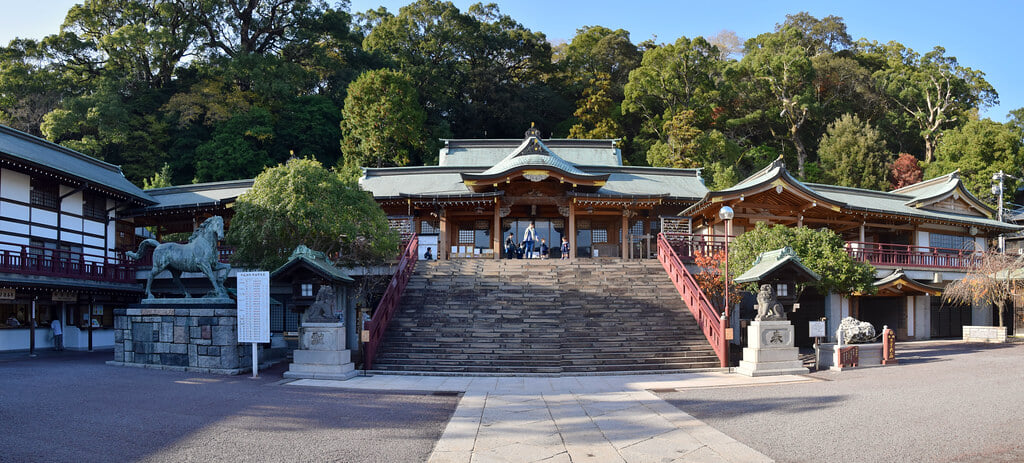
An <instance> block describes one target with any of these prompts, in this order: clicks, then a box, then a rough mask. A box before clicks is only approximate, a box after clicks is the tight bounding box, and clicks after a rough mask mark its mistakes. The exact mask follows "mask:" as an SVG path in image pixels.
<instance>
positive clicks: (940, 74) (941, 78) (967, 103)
mask: <svg viewBox="0 0 1024 463" xmlns="http://www.w3.org/2000/svg"><path fill="white" fill-rule="evenodd" d="M859 47H860V48H862V49H863V50H864V53H865V54H867V55H872V58H871V59H875V60H877V61H880V62H882V63H884V65H883V67H882V68H881V69H879V70H878V71H876V72H875V73H874V74H873V75H872V78H873V79H874V81H875V84H876V85H877V86H878V88H879V89H880V93H882V94H884V95H886V97H887V98H888V100H889V101H890V102H891V103H892V104H893V105H894V106H896V107H897V108H899V110H900V111H902V112H904V113H905V114H906V115H907V116H908V117H910V118H911V120H912V121H913V123H914V125H915V126H916V127H917V129H918V133H919V135H920V137H921V138H922V139H923V140H924V147H925V148H924V162H925V163H926V164H927V163H930V162H931V161H932V155H933V154H934V152H935V149H936V146H937V144H938V138H939V134H940V133H942V131H943V130H945V129H950V128H953V126H954V124H955V123H957V122H960V121H964V120H966V119H967V115H968V114H970V113H971V112H972V111H974V110H977V109H979V108H984V107H988V106H989V105H993V104H998V103H999V94H998V93H996V90H995V88H993V87H992V85H991V84H989V83H988V81H986V80H985V73H983V72H981V71H975V70H974V69H971V68H968V67H963V66H960V64H959V62H957V59H956V57H953V56H946V49H944V48H942V47H935V48H934V49H932V51H930V52H928V53H925V54H923V55H921V54H918V53H916V52H915V51H914V50H911V49H910V48H907V47H905V46H903V45H902V44H900V43H897V42H889V43H887V44H884V45H882V44H879V43H877V42H864V41H862V42H861V43H860V44H859Z"/></svg>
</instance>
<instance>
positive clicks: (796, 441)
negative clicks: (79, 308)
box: [0, 343, 1024, 463]
mask: <svg viewBox="0 0 1024 463" xmlns="http://www.w3.org/2000/svg"><path fill="white" fill-rule="evenodd" d="M899 355H900V359H901V364H900V365H898V366H894V367H884V368H871V369H863V370H848V371H844V372H842V373H832V372H820V373H815V374H813V375H809V376H785V377H769V378H746V377H743V376H739V375H735V374H727V373H716V372H709V373H693V374H685V375H650V376H648V375H638V376H595V377H566V378H465V377H410V376H374V377H359V378H355V379H353V380H350V381H347V382H335V381H313V380H299V381H294V382H289V383H287V384H284V383H285V382H283V381H280V378H281V372H282V370H283V366H281V367H278V368H275V369H271V370H269V371H264V372H263V374H262V375H261V376H262V377H261V378H260V379H257V380H252V379H249V378H247V377H237V376H236V377H223V376H215V375H196V374H188V373H175V372H163V371H155V370H142V369H135V368H118V367H111V366H107V365H104V364H103V363H102V362H103V361H104V360H107V359H108V358H109V356H110V353H109V352H107V353H97V354H83V353H71V352H67V353H63V354H52V353H49V352H46V351H44V352H43V355H42V356H41V357H40V358H37V359H32V360H28V359H26V358H25V355H24V354H0V425H2V426H0V435H2V436H3V438H2V439H0V443H2V444H0V445H2V450H0V462H6V461H17V462H26V461H27V462H32V461H76V462H79V461H83V462H85V461H219V460H232V461H373V462H377V461H389V462H390V461H395V462H399V461H400V462H407V461H408V462H416V461H433V462H449V461H458V462H472V463H478V462H505V461H516V462H518V461H550V462H559V461H564V462H568V461H572V462H583V461H594V462H614V461H628V462H633V461H659V462H662V461H664V462H668V461H680V462H682V461H739V462H748V461H769V460H771V459H775V460H778V461H783V462H786V461H799V462H803V461H851V462H859V461H929V462H930V461H968V462H991V461H995V462H1011V461H1024V403H1022V401H1021V399H1022V398H1024V381H1022V380H1024V362H1022V361H1021V360H1022V359H1024V345H1000V346H986V345H965V344H962V343H920V344H901V350H900V352H899ZM301 386H306V387H301ZM412 391H418V392H412ZM446 391H459V392H465V394H464V395H463V397H462V399H461V400H460V399H459V397H458V394H451V393H447V392H446Z"/></svg>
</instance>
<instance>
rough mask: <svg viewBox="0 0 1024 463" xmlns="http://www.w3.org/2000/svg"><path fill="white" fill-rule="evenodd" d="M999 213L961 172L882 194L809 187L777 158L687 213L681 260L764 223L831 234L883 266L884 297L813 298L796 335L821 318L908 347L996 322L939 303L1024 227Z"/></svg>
mask: <svg viewBox="0 0 1024 463" xmlns="http://www.w3.org/2000/svg"><path fill="white" fill-rule="evenodd" d="M723 206H730V207H732V208H733V210H734V211H735V216H734V218H733V219H732V220H731V221H730V222H731V223H730V224H728V225H729V229H728V230H727V229H726V226H727V223H726V222H725V221H724V220H723V219H721V218H720V217H719V214H718V211H719V210H720V209H721V208H722V207H723ZM993 214H994V211H993V210H992V209H991V208H990V207H988V206H987V205H985V203H983V202H982V201H980V200H978V198H977V197H975V196H974V195H973V194H971V192H970V191H968V190H967V189H966V188H965V187H964V184H963V182H962V181H961V180H960V178H959V175H958V173H957V172H952V173H950V174H948V175H944V176H941V177H936V178H933V179H930V180H926V181H923V182H920V183H917V184H914V185H911V186H908V187H905V188H901V189H898V190H895V191H890V192H882V191H873V190H865V189H859V188H849V187H841V186H834V185H822V184H813V183H803V182H801V181H799V180H797V179H796V178H794V177H793V176H792V175H791V174H790V173H789V171H788V170H787V169H786V166H785V164H784V163H783V162H782V160H781V159H779V160H776V161H774V162H772V163H771V164H770V165H768V166H766V167H765V168H764V169H762V170H761V171H759V172H757V173H755V174H753V175H751V176H750V177H748V178H746V179H744V180H743V181H741V182H739V183H738V184H736V185H735V186H733V187H731V188H727V189H725V190H721V191H713V192H708V194H707V195H705V196H704V197H703V198H702V199H701V200H700V201H698V202H696V203H695V204H693V205H692V206H690V207H689V208H687V209H686V210H684V211H683V212H682V213H681V214H680V215H681V216H683V217H685V218H686V219H687V220H689V221H690V224H691V226H692V229H693V234H691V235H683V236H677V237H676V239H675V242H676V247H677V249H679V250H680V251H679V252H680V254H681V255H687V254H691V255H692V253H693V252H694V251H695V250H697V249H703V248H707V247H709V246H711V247H719V246H721V242H722V240H723V239H730V238H731V237H732V236H737V235H740V234H742V233H743V232H744V231H746V230H748V229H751V228H753V227H754V226H755V225H756V224H757V223H760V222H764V223H768V224H783V225H789V226H807V227H815V228H820V227H825V228H828V229H831V230H833V231H835V232H836V233H838V234H839V235H840V236H842V237H843V239H844V240H845V241H846V243H847V244H846V246H847V252H849V253H850V255H851V256H853V257H854V258H856V259H860V260H864V261H867V262H869V263H870V264H872V265H873V266H874V267H875V268H876V271H877V277H878V279H879V280H878V281H877V282H876V287H877V289H878V291H877V293H876V294H874V295H870V296H868V295H854V296H851V295H836V294H832V295H817V294H816V293H813V292H811V293H810V294H808V295H807V297H806V298H805V299H804V300H802V301H801V303H800V308H799V309H798V310H796V311H794V313H793V314H791V315H792V317H791V318H793V319H794V320H795V324H796V326H797V328H798V330H799V329H800V328H801V324H802V325H803V326H802V328H803V331H806V323H804V322H805V321H809V320H816V319H818V318H820V317H827V318H828V319H829V324H828V326H829V329H830V330H835V326H837V324H838V321H839V320H840V319H842V318H843V317H846V316H854V317H857V318H859V319H862V320H865V321H869V322H871V323H872V324H874V325H875V326H876V328H877V329H880V328H881V326H882V325H889V327H890V328H893V329H894V330H896V333H897V337H898V339H901V340H910V339H929V338H932V337H959V336H960V333H961V327H962V326H964V325H970V324H975V325H991V324H992V321H993V320H995V319H998V314H992V313H991V309H990V308H988V307H956V306H951V305H950V304H948V303H947V304H943V302H942V300H941V297H939V296H940V295H941V293H942V287H943V286H945V284H946V283H947V282H949V281H953V280H959V279H962V278H963V277H964V276H965V274H966V271H967V269H968V267H969V266H970V264H971V259H972V257H973V256H976V255H977V253H980V252H987V251H989V250H990V245H991V243H993V242H994V241H995V240H996V238H997V237H998V236H999V235H1000V234H1004V233H1013V232H1016V231H1018V230H1019V229H1020V227H1019V226H1016V225H1012V224H1008V223H1004V222H1000V221H998V220H994V219H992V216H993ZM1008 319H1009V318H1008ZM833 323H834V324H833ZM799 334H800V333H799V332H798V333H797V335H798V337H799Z"/></svg>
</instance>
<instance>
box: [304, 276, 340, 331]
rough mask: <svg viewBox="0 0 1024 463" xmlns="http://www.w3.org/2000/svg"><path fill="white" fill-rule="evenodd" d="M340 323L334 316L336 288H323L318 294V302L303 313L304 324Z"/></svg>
mask: <svg viewBox="0 0 1024 463" xmlns="http://www.w3.org/2000/svg"><path fill="white" fill-rule="evenodd" d="M338 321H340V320H339V319H338V316H337V315H335V314H334V288H331V287H330V286H326V285H325V286H321V287H320V290H319V291H317V293H316V301H315V302H313V305H311V306H309V308H308V309H306V311H305V312H302V323H337V322H338Z"/></svg>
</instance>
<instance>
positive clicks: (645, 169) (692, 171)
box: [576, 164, 701, 177]
mask: <svg viewBox="0 0 1024 463" xmlns="http://www.w3.org/2000/svg"><path fill="white" fill-rule="evenodd" d="M576 167H577V168H579V169H580V170H586V171H588V172H589V171H595V172H602V171H604V172H607V173H630V172H636V173H641V172H642V173H666V174H669V173H672V174H679V173H681V174H686V176H688V177H699V176H700V171H701V169H700V168H685V169H677V168H675V167H650V166H601V165H588V164H577V165H576Z"/></svg>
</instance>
